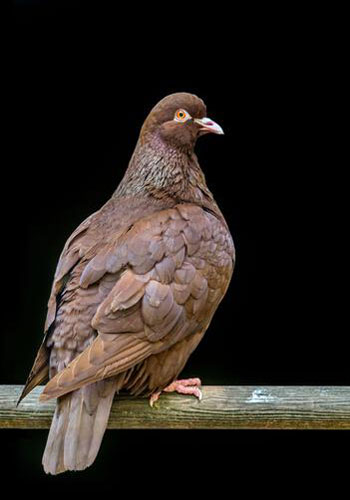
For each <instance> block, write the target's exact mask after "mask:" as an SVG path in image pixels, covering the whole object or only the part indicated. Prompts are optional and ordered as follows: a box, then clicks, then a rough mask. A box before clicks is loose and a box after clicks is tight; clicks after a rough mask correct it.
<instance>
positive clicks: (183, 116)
mask: <svg viewBox="0 0 350 500" xmlns="http://www.w3.org/2000/svg"><path fill="white" fill-rule="evenodd" d="M189 118H191V117H190V115H189V114H188V113H187V111H185V110H184V109H178V110H177V111H176V113H175V116H174V120H175V121H177V122H185V121H186V120H188V119H189Z"/></svg>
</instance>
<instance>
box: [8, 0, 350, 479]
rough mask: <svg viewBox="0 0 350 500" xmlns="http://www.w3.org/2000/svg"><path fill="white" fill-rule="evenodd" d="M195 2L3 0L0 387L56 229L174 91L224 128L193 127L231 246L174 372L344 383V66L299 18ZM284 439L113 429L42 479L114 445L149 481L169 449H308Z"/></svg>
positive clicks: (25, 448) (97, 471)
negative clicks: (219, 296) (217, 300)
mask: <svg viewBox="0 0 350 500" xmlns="http://www.w3.org/2000/svg"><path fill="white" fill-rule="evenodd" d="M203 9H205V10H206V12H205V13H204V16H205V17H204V18H203V19H202V18H201V19H199V17H198V15H197V14H198V13H196V12H195V13H194V17H193V16H191V15H190V14H189V13H188V11H187V10H185V11H182V10H181V8H180V7H178V9H175V8H173V9H172V10H171V9H170V10H169V12H165V11H161V15H162V17H160V18H156V17H155V16H153V13H152V14H151V12H148V14H151V15H146V13H144V12H142V11H140V7H137V8H135V11H134V13H128V14H125V13H123V12H122V11H121V10H120V9H119V8H118V7H115V8H114V9H111V8H107V7H101V6H100V7H99V8H96V7H95V6H94V7H93V6H91V5H89V6H87V5H86V3H81V4H80V3H78V2H70V3H69V5H66V4H65V3H62V2H60V3H58V2H39V1H37V2H15V3H14V6H13V25H12V29H11V46H10V50H9V61H8V62H9V71H8V75H9V77H10V87H9V91H10V93H9V99H8V102H7V104H9V109H10V114H9V125H11V140H10V142H9V145H10V156H9V158H10V162H8V164H7V165H6V166H5V167H4V169H3V172H5V171H6V181H4V182H3V184H2V186H3V187H2V190H3V196H2V201H3V202H4V208H3V211H2V215H3V222H2V234H3V236H4V243H3V245H2V250H3V251H4V254H5V256H4V258H3V266H2V270H1V272H2V275H3V276H5V278H4V280H3V283H5V286H4V287H3V291H4V292H5V294H4V296H5V300H6V302H5V303H3V304H5V305H3V314H2V318H3V321H2V336H1V345H2V353H3V354H2V357H1V366H0V370H1V372H0V383H3V384H4V383H8V384H22V383H24V381H25V379H26V376H27V374H28V371H29V370H30V367H31V364H32V361H33V358H34V356H35V353H36V349H37V347H38V345H39V344H40V342H41V338H42V329H43V323H44V320H45V314H46V302H47V299H48V296H49V292H50V287H51V281H52V277H53V274H54V271H55V266H56V263H57V259H58V256H59V254H60V251H61V249H62V247H63V245H64V243H65V241H66V239H67V237H68V236H69V235H70V233H71V232H72V231H73V230H74V229H75V227H76V226H77V225H78V224H79V223H80V222H81V221H82V220H83V219H84V218H86V217H87V216H88V215H89V214H91V213H92V212H94V211H96V210H97V209H99V207H101V205H103V204H104V203H105V201H106V200H107V199H108V198H109V197H110V196H111V194H112V192H113V191H114V189H115V188H116V186H117V185H118V183H119V181H120V179H121V178H122V175H123V173H124V171H125V168H126V167H127V164H128V161H129V158H130V156H131V154H132V151H133V148H134V145H135V143H136V141H137V137H138V133H139V129H140V126H141V125H142V123H143V120H144V118H145V117H146V115H147V114H148V112H149V110H150V109H151V108H152V106H153V105H154V104H155V103H156V102H158V100H160V99H161V98H162V97H164V96H165V95H167V94H169V93H172V92H176V91H188V92H193V93H195V94H197V95H199V96H200V97H202V98H203V99H204V100H205V102H206V103H207V107H208V115H209V116H210V117H211V118H213V119H214V120H215V121H217V122H218V123H219V124H220V125H222V127H223V129H224V130H225V136H224V137H218V136H206V137H205V138H202V139H201V140H200V141H199V143H198V147H197V153H198V156H199V160H200V163H201V165H202V168H203V170H204V172H205V175H206V178H207V182H208V185H209V187H210V189H211V190H212V192H213V193H214V195H215V197H216V200H217V202H218V204H219V206H220V207H221V209H222V211H223V213H224V215H225V217H226V219H227V221H228V224H229V227H230V229H231V232H232V235H233V238H234V241H235V244H236V250H237V266H236V270H235V273H234V277H233V280H232V284H231V286H230V289H229V291H228V293H227V296H226V297H225V299H224V301H223V303H222V304H221V306H220V308H219V310H218V312H217V314H216V315H215V317H214V320H213V322H212V324H211V327H210V328H209V331H208V332H207V334H206V336H205V338H204V340H203V341H202V343H201V344H200V346H199V347H198V349H197V350H196V351H195V353H194V354H193V355H192V357H191V359H190V361H189V363H188V365H187V367H186V369H185V372H184V375H187V376H200V377H201V378H202V380H203V382H204V384H254V385H255V384H292V385H294V384H295V385H297V384H317V385H319V384H349V383H350V376H349V370H348V354H347V349H346V348H345V347H346V337H347V334H346V331H345V330H346V328H344V325H343V324H342V319H341V318H342V310H343V304H344V302H345V301H343V300H342V294H341V293H339V291H338V290H339V285H338V281H339V278H341V280H340V281H342V276H343V273H344V266H343V261H342V259H341V256H342V252H343V250H342V248H343V243H342V234H343V233H344V231H345V230H346V226H344V224H343V223H342V222H341V215H342V214H343V210H344V209H343V205H342V203H343V201H344V199H343V196H342V194H341V189H340V188H341V185H342V182H341V180H340V179H339V177H338V175H337V173H336V172H337V168H338V166H339V164H341V163H342V160H341V158H340V156H339V144H341V143H342V140H343V135H342V132H341V126H339V120H340V119H341V117H342V110H341V107H342V104H341V102H342V91H343V88H342V86H343V77H342V65H341V64H339V60H338V59H337V57H336V55H335V52H334V51H332V50H331V49H330V46H329V43H328V42H329V35H328V34H327V30H324V31H322V30H320V31H319V30H318V28H317V26H315V24H312V23H311V24H309V25H307V23H306V24H305V22H304V21H305V18H304V15H305V13H304V15H300V17H298V15H296V18H295V23H296V24H294V23H293V22H291V23H289V21H288V19H289V18H288V16H285V15H282V16H281V17H280V18H277V19H279V21H278V22H276V18H275V17H270V14H271V16H272V14H273V15H276V13H269V12H258V11H256V10H255V11H254V10H252V11H250V10H249V9H248V8H247V11H246V12H245V11H243V9H241V8H237V7H235V9H234V10H233V11H231V13H229V12H227V13H226V12H223V11H220V12H218V11H217V10H214V8H213V5H212V10H210V9H209V8H208V10H207V8H205V7H203ZM158 14H159V12H158ZM293 19H294V18H293ZM225 21H226V22H225ZM334 173H336V175H334ZM338 189H339V191H338ZM2 434H3V436H4V439H5V441H4V442H6V443H7V446H8V450H9V452H8V457H9V458H8V463H9V464H10V465H11V467H12V470H13V469H15V470H16V471H17V473H18V475H19V477H24V478H26V480H29V479H30V478H31V479H32V480H38V481H40V480H41V481H49V479H48V478H43V476H42V473H41V470H40V455H41V452H42V449H43V446H44V440H45V435H46V432H39V431H35V432H34V431H33V432H30V431H23V432H19V431H18V432H15V431H7V432H4V431H3V432H2ZM279 436H280V435H279ZM284 436H285V437H284V438H283V439H284V441H283V442H281V441H280V439H282V438H280V437H278V438H277V437H276V434H275V433H264V434H261V433H238V432H237V433H208V432H206V433H203V432H195V433H180V432H177V433H171V432H119V433H117V432H115V433H114V432H113V433H108V434H107V438H106V439H105V442H104V444H103V446H102V449H103V450H102V453H101V455H100V456H99V458H98V460H97V464H96V465H95V466H94V467H93V468H92V469H91V470H89V471H87V472H85V473H84V475H82V476H81V480H80V479H78V476H72V475H67V476H65V477H63V478H57V479H52V478H51V481H56V483H55V484H57V485H58V484H67V482H71V484H74V485H75V486H77V487H79V485H80V484H83V482H84V481H99V480H101V477H102V478H105V476H106V475H109V474H113V472H112V471H113V464H114V465H115V464H117V465H118V467H119V468H120V469H121V470H122V471H123V474H126V470H128V469H127V468H126V466H125V465H123V464H125V461H123V458H122V457H123V456H124V457H125V460H126V461H127V462H128V461H133V460H134V458H135V457H137V456H139V457H141V459H142V461H143V463H145V462H147V463H148V457H149V454H151V457H152V460H153V461H155V463H156V464H158V465H157V467H158V468H159V467H160V470H161V472H160V473H158V475H159V476H162V475H165V474H167V473H170V472H169V471H171V470H172V469H173V468H174V466H175V465H176V464H177V463H181V460H180V459H179V457H181V456H182V454H183V453H184V452H185V450H187V451H188V450H189V451H190V453H189V454H188V453H187V454H186V463H193V462H194V463H196V464H197V465H198V464H199V468H198V470H202V471H203V470H206V467H209V466H208V464H209V463H212V462H213V461H214V462H215V463H216V464H219V465H218V469H220V466H222V467H223V471H224V473H223V475H224V476H225V474H226V468H225V464H226V467H227V462H223V463H221V462H220V460H219V457H220V456H222V455H223V453H224V452H225V451H227V450H229V451H230V450H231V454H232V449H233V448H234V449H236V450H237V453H235V454H234V456H235V457H236V458H234V457H233V456H231V459H230V460H231V462H230V463H231V465H232V466H234V467H236V466H237V464H238V462H237V463H236V462H235V460H238V461H239V460H240V459H242V460H243V462H245V461H247V462H249V460H250V457H251V455H250V451H247V450H252V453H253V454H254V456H255V459H254V460H255V461H256V462H257V463H259V462H260V461H261V462H263V461H264V453H262V454H261V455H260V454H259V453H260V452H259V453H258V452H257V450H260V449H263V450H265V449H266V447H272V449H273V450H275V453H276V456H278V455H280V454H281V453H282V454H283V451H282V450H285V447H286V448H288V447H290V448H289V449H293V447H294V448H297V447H298V446H299V444H298V443H299V442H300V443H304V444H305V443H306V447H307V449H312V450H313V453H314V454H316V453H317V452H316V450H317V449H318V446H320V445H319V444H318V443H319V441H318V436H319V434H317V433H313V434H312V435H311V434H308V435H307V436H308V437H303V438H301V437H300V434H296V433H292V434H291V433H285V434H284ZM304 436H305V434H304ZM167 440H168V441H167ZM298 440H299V441H298ZM167 443H168V444H167ZM315 443H316V444H315ZM164 447H165V449H166V450H167V452H166V454H165V457H166V458H164V456H163V455H164ZM203 447H204V448H203ZM202 448H203V449H204V450H205V451H206V454H207V459H206V460H205V461H204V463H202V462H201V457H202V453H203V451H200V450H202ZM29 450H30V452H29ZM116 450H120V452H118V451H116ZM198 450H199V451H198ZM257 453H258V454H257ZM116 454H117V457H116ZM123 454H124V455H123ZM188 455H189V456H188ZM237 456H238V457H240V459H239V458H237ZM315 456H316V455H315ZM175 457H176V458H175ZM208 457H209V458H208ZM215 457H216V458H215ZM257 457H259V458H257ZM218 460H219V461H218ZM305 463H306V462H305ZM205 464H206V465H205ZM220 464H221V465H220ZM11 467H10V468H11ZM148 467H150V466H149V465H148ZM143 470H144V469H143ZM139 473H140V472H139ZM72 478H74V479H72ZM79 481H81V483H79ZM155 482H156V481H155Z"/></svg>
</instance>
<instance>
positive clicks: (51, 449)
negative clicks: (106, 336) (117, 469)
mask: <svg viewBox="0 0 350 500" xmlns="http://www.w3.org/2000/svg"><path fill="white" fill-rule="evenodd" d="M115 390H116V383H115V380H114V379H107V380H103V381H101V382H97V383H94V384H91V385H88V386H85V387H82V388H81V389H78V390H76V391H74V392H71V393H69V394H66V395H65V396H63V397H61V398H59V399H58V401H57V406H56V411H55V414H54V417H53V419H52V423H51V428H50V432H49V436H48V439H47V443H46V448H45V452H44V455H43V467H44V470H45V472H46V473H47V474H59V473H61V472H64V471H66V470H83V469H85V468H86V467H89V465H91V464H92V463H93V462H94V460H95V458H96V455H97V453H98V450H99V448H100V446H101V441H102V438H103V435H104V432H105V430H106V427H107V423H108V417H109V413H110V410H111V406H112V402H113V397H114V393H115Z"/></svg>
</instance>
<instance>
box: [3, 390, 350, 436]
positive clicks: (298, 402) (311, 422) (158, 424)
mask: <svg viewBox="0 0 350 500" xmlns="http://www.w3.org/2000/svg"><path fill="white" fill-rule="evenodd" d="M21 390H22V386H15V385H3V386H0V428H7V429H47V428H48V427H49V426H50V422H51V418H52V414H53V411H54V408H55V401H54V400H53V401H48V402H46V403H39V402H38V396H39V394H40V392H41V390H42V387H37V388H36V389H35V390H34V391H33V392H32V393H31V394H29V395H28V396H27V397H26V398H25V399H24V400H23V401H22V402H21V403H20V405H19V406H18V407H16V402H17V399H18V397H19V394H20V392H21ZM108 428H109V429H350V387H338V386H337V387H336V386H327V387H326V386H324V387H314V386H312V387H311V386H297V387H296V386H286V387H281V386H266V387H255V386H205V387H203V399H202V401H198V400H197V399H195V398H194V397H193V396H180V395H178V394H163V395H162V396H161V397H160V399H159V400H158V401H157V402H156V403H155V405H154V407H153V408H150V406H149V404H148V400H147V399H144V398H131V397H129V396H125V395H123V396H121V395H120V396H118V397H116V399H115V401H114V403H113V407H112V411H111V416H110V419H109V424H108Z"/></svg>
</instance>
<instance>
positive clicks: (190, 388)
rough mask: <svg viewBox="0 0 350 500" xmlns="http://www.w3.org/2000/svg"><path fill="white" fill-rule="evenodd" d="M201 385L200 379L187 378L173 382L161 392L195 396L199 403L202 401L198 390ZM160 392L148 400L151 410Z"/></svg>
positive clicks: (201, 395)
mask: <svg viewBox="0 0 350 500" xmlns="http://www.w3.org/2000/svg"><path fill="white" fill-rule="evenodd" d="M201 385H202V382H201V379H199V378H188V379H183V380H175V382H172V383H171V384H170V385H168V386H167V387H165V389H163V392H177V393H178V394H186V395H191V396H195V397H196V398H197V399H198V400H199V401H201V400H202V398H203V394H202V391H201V390H200V387H201ZM160 394H161V392H155V393H153V394H152V395H151V397H150V399H149V404H150V406H151V408H153V405H154V403H155V402H156V401H158V399H159V396H160Z"/></svg>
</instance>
